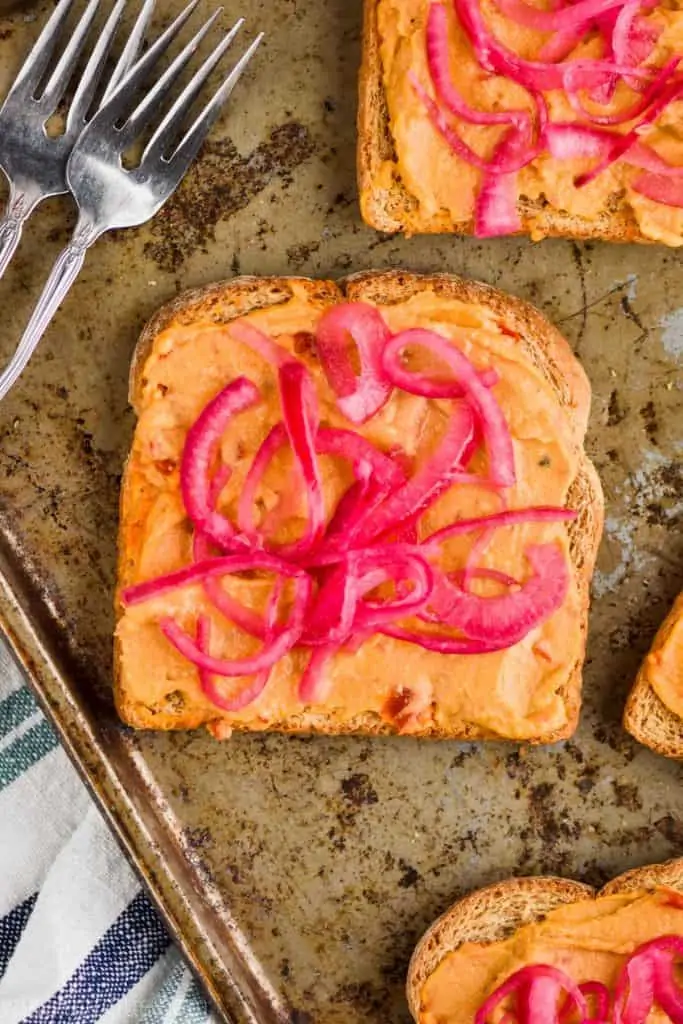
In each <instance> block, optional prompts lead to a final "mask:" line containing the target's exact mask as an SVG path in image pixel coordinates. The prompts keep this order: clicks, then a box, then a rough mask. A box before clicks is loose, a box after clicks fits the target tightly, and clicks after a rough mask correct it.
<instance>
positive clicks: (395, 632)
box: [379, 625, 509, 654]
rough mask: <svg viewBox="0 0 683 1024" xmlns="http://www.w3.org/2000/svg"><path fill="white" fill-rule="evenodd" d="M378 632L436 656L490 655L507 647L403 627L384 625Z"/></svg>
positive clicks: (496, 643) (497, 643) (490, 641)
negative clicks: (419, 631)
mask: <svg viewBox="0 0 683 1024" xmlns="http://www.w3.org/2000/svg"><path fill="white" fill-rule="evenodd" d="M379 632H380V633H383V634H384V635H385V636H390V637H392V639H394V640H403V641H404V642H405V643H408V644H417V646H418V647H424V648H425V650H427V651H435V652H436V653H438V654H490V653H491V652H492V651H501V650H504V648H506V647H508V646H509V644H506V643H501V642H496V641H494V640H487V641H483V640H470V639H468V638H467V637H457V636H452V635H451V634H450V633H437V632H430V633H418V632H417V630H414V629H406V628H405V627H404V626H393V625H386V626H382V627H381V629H380V630H379Z"/></svg>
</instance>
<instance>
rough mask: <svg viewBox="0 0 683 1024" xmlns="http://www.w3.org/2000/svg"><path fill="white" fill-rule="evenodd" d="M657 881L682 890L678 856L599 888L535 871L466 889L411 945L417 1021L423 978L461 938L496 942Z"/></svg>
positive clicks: (411, 997) (410, 991)
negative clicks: (567, 907)
mask: <svg viewBox="0 0 683 1024" xmlns="http://www.w3.org/2000/svg"><path fill="white" fill-rule="evenodd" d="M659 885H662V886H667V887H668V888H671V889H676V890H677V891H679V892H682V893H683V859H681V858H678V859H676V860H669V861H666V862H664V863H662V864H651V865H647V866H646V867H642V868H635V869H634V870H631V871H626V872H625V873H624V874H623V875H619V876H618V877H617V878H614V879H612V881H611V882H609V883H608V884H607V885H605V886H603V888H602V889H600V890H596V889H594V888H592V887H591V886H590V885H584V884H583V883H582V882H575V881H572V880H570V879H566V878H556V877H553V876H540V877H535V878H510V879H506V880H505V881H502V882H496V883H494V884H493V885H488V886H486V887H485V888H484V889H478V890H477V891H476V892H473V893H470V894H469V895H468V896H465V897H464V898H463V899H461V900H458V902H457V903H454V904H453V906H452V907H450V908H449V909H448V910H447V911H446V912H445V913H444V914H442V915H441V917H439V918H438V919H437V920H436V921H435V922H434V924H432V925H431V926H430V927H429V928H428V929H427V931H426V932H425V934H424V935H423V936H422V938H421V939H420V941H419V942H418V944H417V946H416V948H415V951H414V953H413V956H412V958H411V961H410V964H409V967H408V978H407V982H406V994H407V997H408V1006H409V1007H410V1012H411V1014H412V1015H413V1017H414V1018H415V1020H416V1021H418V1020H419V1014H420V997H421V992H422V990H423V987H424V985H425V982H426V981H427V979H428V978H429V977H430V976H431V975H432V974H433V973H434V971H435V970H436V968H437V967H438V966H439V964H440V963H441V961H442V960H443V959H444V957H445V956H446V955H447V954H448V953H452V952H454V951H455V950H457V949H458V948H459V947H460V946H462V945H463V944H464V943H467V942H475V943H484V944H488V943H495V942H500V941H502V940H504V939H507V938H509V936H510V935H512V934H513V933H514V932H516V931H517V930H518V929H519V928H521V927H523V926H524V925H527V924H532V923H533V922H535V921H541V920H542V919H543V918H544V917H545V916H546V915H547V914H549V913H550V912H551V911H552V910H556V909H557V908H558V907H560V906H562V905H563V904H571V903H578V902H579V901H582V900H590V899H597V898H598V897H599V896H614V895H616V894H617V893H622V892H633V891H636V890H641V889H642V890H647V889H652V888H655V887H656V886H659ZM458 1024H466V1022H465V1021H462V1022H458Z"/></svg>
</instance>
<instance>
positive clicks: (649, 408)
mask: <svg viewBox="0 0 683 1024" xmlns="http://www.w3.org/2000/svg"><path fill="white" fill-rule="evenodd" d="M640 415H641V418H642V420H643V426H644V427H645V433H646V434H647V436H648V438H649V439H650V442H651V443H652V444H654V445H656V444H657V430H658V429H659V424H658V422H657V410H656V408H655V403H654V402H653V401H652V400H650V401H649V402H646V403H645V405H643V406H642V407H641V409H640Z"/></svg>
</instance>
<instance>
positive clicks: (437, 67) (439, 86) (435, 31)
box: [427, 0, 623, 127]
mask: <svg viewBox="0 0 683 1024" xmlns="http://www.w3.org/2000/svg"><path fill="white" fill-rule="evenodd" d="M511 2H513V3H514V2H515V0H511ZM590 2H591V3H592V2H593V0H590ZM599 2H607V0H599ZM610 2H614V3H623V0H610ZM524 6H526V5H524ZM427 63H428V65H429V73H430V75H431V77H432V82H433V83H434V88H435V89H436V92H437V95H438V98H439V99H440V100H441V102H442V103H443V104H444V106H446V107H447V108H448V110H450V112H451V114H454V115H455V116H456V117H461V118H463V120H465V121H469V122H470V124H516V125H517V127H521V126H522V125H523V124H526V125H528V126H529V127H530V126H531V114H530V113H529V111H528V110H505V111H484V110H475V109H474V107H470V106H469V104H467V103H466V102H465V100H464V99H463V98H462V96H461V95H460V93H459V92H458V91H457V89H456V88H455V86H454V84H453V81H452V79H451V74H450V68H449V53H448V15H447V13H446V8H445V7H444V6H443V4H441V3H436V2H435V3H432V4H431V5H430V7H429V15H428V17H427Z"/></svg>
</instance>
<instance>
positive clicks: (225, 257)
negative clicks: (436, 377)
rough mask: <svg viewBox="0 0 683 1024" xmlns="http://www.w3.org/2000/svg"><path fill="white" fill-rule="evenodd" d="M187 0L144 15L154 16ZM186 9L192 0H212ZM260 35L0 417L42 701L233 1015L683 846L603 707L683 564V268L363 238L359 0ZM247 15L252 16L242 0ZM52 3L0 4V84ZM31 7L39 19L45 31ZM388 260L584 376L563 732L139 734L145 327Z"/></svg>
mask: <svg viewBox="0 0 683 1024" xmlns="http://www.w3.org/2000/svg"><path fill="white" fill-rule="evenodd" d="M179 6H180V4H179V2H178V0H170V2H168V3H166V4H164V5H163V10H162V11H161V18H162V19H168V18H170V16H171V14H172V13H173V11H174V10H175V8H176V7H179ZM201 6H202V9H205V8H206V9H208V5H207V4H206V3H204V4H202V5H201ZM227 7H228V11H227V14H226V15H225V18H226V21H227V20H229V18H230V17H236V16H237V15H238V14H240V13H246V14H248V16H249V22H250V24H251V25H253V26H254V27H259V28H263V29H265V31H266V32H267V44H266V45H265V46H264V48H263V50H262V52H261V53H260V55H259V57H258V59H257V60H256V61H255V62H254V65H253V68H252V69H251V71H250V73H249V75H248V77H247V79H246V80H245V82H244V84H243V85H241V86H240V88H239V90H238V91H237V93H236V94H235V99H234V103H233V107H232V109H231V111H230V115H229V118H227V119H226V120H224V121H223V122H222V124H221V125H220V126H219V128H218V131H217V132H216V133H215V134H214V136H213V139H212V141H211V143H210V144H209V145H208V146H207V148H206V150H205V152H204V154H203V156H202V158H201V160H200V162H199V163H198V164H197V166H196V167H195V169H194V170H193V172H192V173H191V175H190V176H189V179H188V180H187V182H186V184H185V186H184V187H183V189H182V190H181V192H180V193H179V194H178V196H177V197H176V198H175V199H174V200H173V201H172V202H170V203H169V205H168V206H167V207H166V209H165V210H164V211H163V212H162V213H161V214H160V215H159V216H158V217H157V218H156V220H155V221H154V222H153V223H152V224H151V225H149V226H147V227H145V228H142V229H140V230H136V231H128V232H125V233H120V234H117V235H114V236H108V237H106V238H103V239H102V240H101V241H100V242H99V243H98V244H97V246H96V248H95V249H94V250H93V251H92V252H91V254H90V255H89V257H88V260H87V263H86V267H85V269H84V271H83V273H82V275H81V277H80V279H79V281H78V283H77V284H76V286H75V288H74V289H73V291H72V293H71V295H70V296H69V297H68V299H67V301H66V302H65V303H64V306H63V307H62V309H61V310H60V312H59V314H58V316H57V317H56V319H55V321H54V323H53V325H52V327H51V329H50V331H49V332H48V334H47V336H46V338H45V340H44V341H43V343H42V345H41V347H40V350H39V352H38V354H37V356H36V357H35V358H34V360H33V361H32V363H31V365H30V367H29V369H28V371H27V372H26V374H25V375H24V377H23V378H22V381H21V384H20V386H19V387H17V388H16V389H15V390H14V391H13V392H12V394H11V395H10V397H9V398H8V399H7V400H6V401H4V402H3V403H2V405H1V406H0V432H1V435H2V442H1V446H0V534H1V536H0V569H1V572H2V578H3V583H2V587H1V595H0V611H1V614H2V618H3V620H4V621H5V623H6V628H7V631H8V633H9V635H10V637H11V639H12V642H13V644H14V645H15V647H16V649H17V651H18V652H19V654H20V657H21V658H22V659H23V661H24V662H25V664H26V666H27V668H28V670H29V672H30V673H31V675H32V678H33V681H34V684H35V687H36V690H37V692H38V694H39V695H40V697H41V699H42V701H43V704H44V706H45V708H46V710H47V711H48V714H49V715H50V717H51V718H52V720H53V722H54V723H55V724H56V726H57V728H58V729H59V731H60V733H61V735H62V738H63V740H64V742H65V744H66V746H67V748H68V749H69V751H70V753H71V755H72V757H73V758H74V760H75V761H76V763H77V765H78V766H79V768H80V769H81V771H82V773H83V774H84V776H85V778H86V779H87V780H88V782H89V784H90V786H91V788H92V790H93V791H94V793H95V794H96V796H97V797H98V799H99V801H100V803H101V804H102V806H103V807H104V809H105V811H106V812H107V814H108V815H109V817H110V819H111V821H112V823H113V824H114V826H115V828H116V830H117V831H118V834H119V836H120V837H121V839H122V841H123V843H124V845H125V846H126V848H127V850H128V852H129V854H130V856H131V858H132V859H133V860H134V862H135V863H136V864H137V866H138V868H139V870H140V872H141V874H142V875H143V876H144V878H145V879H146V881H147V884H148V885H149V887H150V888H151V890H152V892H153V893H154V895H155V896H156V898H157V900H158V902H159V904H160V906H161V907H162V909H163V911H164V914H165V915H166V917H167V919H168V921H169V922H170V924H171V926H172V928H173V930H174V932H175V934H176V935H177V936H178V938H179V939H180V941H181V943H182V945H183V947H184V949H185V951H186V953H187V954H188V956H189V957H190V959H191V960H192V961H193V963H194V964H195V966H196V968H197V970H198V972H199V973H200V974H201V976H202V977H203V979H204V980H205V982H206V985H207V988H208V990H209V992H210V993H211V995H212V996H213V998H214V1000H215V1001H216V1003H217V1005H218V1006H219V1007H221V1008H222V1010H223V1012H224V1013H225V1014H226V1017H227V1016H228V1015H230V1016H231V1017H232V1018H233V1019H234V1020H235V1021H238V1022H245V1021H254V1020H256V1021H258V1022H259V1024H270V1022H275V1021H278V1022H283V1021H290V1022H292V1024H294V1022H296V1024H337V1022H339V1024H356V1022H361V1021H362V1022H364V1024H372V1022H377V1024H379V1022H383V1024H385V1022H387V1021H391V1022H404V1021H406V1020H408V1014H407V1009H406V1006H405V1002H404V998H403V979H404V975H405V970H406V966H407V962H408V958H409V954H410V951H411V949H412V947H413V945H414V943H415V941H416V940H417V938H418V936H419V934H420V933H421V931H422V929H423V928H424V927H425V926H426V925H427V924H428V923H429V922H430V920H431V919H432V918H433V917H434V916H435V915H436V914H437V913H439V912H440V911H441V910H443V909H444V908H445V907H446V906H447V905H448V904H449V902H450V901H452V900H453V898H454V897H456V896H458V894H460V893H462V892H464V891H465V890H467V889H468V888H470V887H475V886H479V885H482V884H484V883H487V882H489V881H491V880H492V879H495V878H499V877H503V876H506V875H509V874H512V873H515V872H521V873H529V872H548V871H550V872H556V873H566V874H568V875H573V876H575V877H577V878H583V879H587V880H588V881H590V882H594V883H599V882H601V881H604V880H605V879H607V878H608V877H610V876H611V875H613V874H614V873H615V872H618V871H621V870H622V869H624V868H627V867H631V866H633V865H636V864H642V863H645V862H647V861H652V860H658V859H661V858H665V857H669V856H671V855H673V854H676V853H680V852H681V849H682V847H683V786H681V785H680V782H681V769H680V767H679V766H678V765H676V764H674V763H669V762H667V761H666V760H664V759H662V758H659V757H656V756H655V755H653V754H651V753H649V752H648V751H646V750H645V749H643V748H639V747H638V746H637V745H636V744H634V743H633V742H632V741H631V740H630V739H629V738H628V737H627V736H626V735H625V734H624V733H623V731H622V729H621V727H620V724H619V719H620V715H621V710H622V706H623V702H624V698H625V695H626V692H627V690H628V687H629V685H630V683H631V681H632V679H633V677H634V674H635V671H636V668H637V665H638V663H639V660H640V658H641V656H642V655H643V653H644V652H645V650H646V648H647V647H648V644H649V642H650V640H651V638H652V636H653V634H654V631H655V629H656V627H657V625H658V623H659V622H660V620H661V619H662V618H663V616H664V614H665V612H666V610H667V607H668V605H669V603H670V602H671V601H672V600H673V597H674V595H675V594H676V592H677V591H678V589H679V588H680V586H681V582H682V579H683V530H681V529H680V521H681V512H682V510H683V490H682V486H683V474H682V470H681V438H682V437H683V429H682V422H681V412H680V409H681V400H682V398H681V388H682V386H683V366H682V360H683V276H682V275H681V266H680V256H679V255H678V254H677V253H676V252H673V251H671V250H667V249H665V248H660V247H651V248H639V247H637V246H626V247H619V246H608V245H599V244H590V245H589V244H587V245H579V244H575V243H572V242H562V241H554V242H545V243H541V244H537V245H533V244H531V243H529V242H527V241H516V240H499V241H492V242H486V243H479V242H476V241H473V240H470V239H454V238H414V239H412V240H405V239H399V238H393V237H386V236H382V235H378V234H376V233H374V232H372V231H370V230H368V229H367V228H365V227H363V225H362V224H361V222H360V219H359V213H358V206H357V202H356V192H355V182H354V159H355V154H354V135H355V131H354V117H355V105H356V75H357V70H358V63H359V41H360V19H361V10H360V8H361V3H360V0H356V2H354V3H349V2H348V0H325V2H324V3H318V2H314V0H262V2H252V3H250V4H248V5H246V4H244V3H242V4H239V3H235V2H229V3H228V4H227ZM245 8H248V10H245ZM48 9H49V5H48V4H45V5H43V6H42V7H38V8H35V9H32V10H31V13H30V14H29V15H28V16H27V15H26V14H21V13H20V14H16V15H14V16H12V17H11V18H8V19H5V20H2V21H0V90H4V88H5V87H6V85H7V83H8V82H9V80H10V77H11V75H12V74H13V73H14V71H15V70H16V68H17V66H18V62H19V60H20V55H21V54H22V53H23V51H24V50H25V48H26V47H27V45H28V43H29V41H30V39H31V38H33V37H34V36H35V34H36V32H37V29H38V25H39V23H40V21H42V19H43V18H44V17H45V16H46V14H47V11H48ZM36 19H37V20H36ZM72 222H73V211H72V209H71V207H70V205H69V203H68V201H67V200H64V201H55V202H52V203H50V204H48V205H46V206H45V207H44V208H42V209H41V210H40V211H39V212H38V214H37V215H36V216H35V217H34V218H33V220H32V221H31V222H30V224H29V227H28V229H27V232H26V236H25V239H24V242H23V244H22V247H21V250H20V252H19V254H18V256H17V258H16V260H15V262H14V263H13V265H12V266H11V268H10V270H9V272H8V273H7V275H6V276H5V278H4V280H3V281H2V282H0V318H1V323H2V334H1V335H0V354H1V355H2V357H3V358H5V357H6V356H8V355H9V352H10V349H11V348H12V346H13V345H14V344H15V343H16V340H17V339H18V337H19V332H20V330H21V328H22V326H23V325H24V324H25V323H26V321H27V319H28V316H29V312H30V309H31V305H32V303H33V301H34V299H35V297H36V295H37V293H38V291H39V289H40V286H41V282H42V281H43V279H44V278H45V276H46V274H47V272H48V269H49V266H50V265H51V262H52V260H53V258H54V256H55V255H56V253H57V251H58V249H59V247H60V246H61V245H62V244H63V243H64V241H65V240H66V238H67V231H68V227H67V226H68V225H70V224H71V223H72ZM387 266H406V267H409V268H411V269H414V270H450V271H456V272H458V273H461V274H465V275H468V276H471V277H475V278H479V279H481V280H484V281H487V282H489V283H491V284H493V285H497V286H500V287H503V288H505V289H507V290H509V291H511V292H513V293H515V294H517V295H520V296H523V297H524V298H526V299H530V300H531V301H532V302H535V303H536V304H537V305H538V306H539V307H540V308H541V309H542V310H544V311H545V313H546V314H547V315H548V316H549V317H551V318H552V319H553V320H554V321H555V322H556V323H557V324H559V325H560V326H561V328H562V329H563V330H564V332H565V333H566V335H567V337H568V338H569V339H570V341H571V342H572V344H573V345H574V348H575V350H576V351H577V352H578V354H579V355H580V356H581V358H582V359H583V361H584V364H585V366H586V369H587V370H588V373H589V375H590V377H591V380H592V382H593V387H594V404H593V414H592V419H591V430H590V436H589V442H588V446H589V450H590V454H591V455H592V457H593V458H594V459H595V461H596V463H597V465H598V467H599V470H600V472H601V474H602V478H603V482H604V486H605V491H606V498H607V528H606V536H605V540H604V543H603V546H602V551H601V554H600V560H599V571H598V573H597V576H596V580H595V586H594V603H593V609H592V615H591V636H590V644H589V650H588V660H587V665H586V673H585V688H584V692H585V706H584V713H583V716H582V721H581V727H580V729H579V732H578V734H577V735H576V737H575V738H574V739H573V740H571V741H570V742H567V743H562V744H559V745H557V746H555V747H552V748H548V749H528V748H527V749H524V748H522V749H516V748H514V747H510V746H504V745H499V744H490V745H476V744H475V745H461V744H456V743H447V742H446V743H438V742H420V741H415V740H411V739H389V738H387V739H373V740H367V739H365V740H364V739H315V738H312V739H301V738H289V737H279V736H240V737H236V738H234V739H233V740H231V741H230V742H228V743H224V744H218V743H216V742H214V741H213V740H211V739H210V738H209V737H208V736H207V735H206V734H204V733H203V732H198V733H192V734H191V733H187V734H179V735H168V734H167V735H164V734H158V735H155V734H151V733H150V734H138V735H134V734H133V733H131V732H130V731H127V730H125V729H123V728H122V727H121V726H120V725H119V724H118V723H117V720H116V717H115V714H114V711H113V708H112V702H111V689H110V685H111V631H112V588H113V583H114V561H115V537H116V519H117V495H118V487H119V481H120V474H121V467H122V462H123V459H124V456H125V452H126V449H127V446H128V443H129V440H130V437H131V431H132V427H133V418H132V415H131V413H130V411H129V410H128V408H127V402H126V379H127V372H128V362H129V358H130V354H131V352H132V350H133V346H134V344H135V340H136V337H137V334H138V331H139V330H140V328H141V327H142V325H143V323H144V321H145V319H146V318H147V317H148V316H149V315H150V314H151V313H152V312H153V311H154V310H155V308H156V307H157V306H158V305H159V304H161V303H162V302H163V301H165V300H167V299H169V298H170V297H171V296H173V295H175V294H176V293H177V292H178V291H180V290H182V289H184V288H187V287H190V286H193V287H194V286H197V285H201V284H204V283H208V282H211V281H214V280H217V279H219V278H222V277H229V276H231V275H234V274H237V273H239V272H244V273H251V274H278V273H290V274H291V273H292V272H296V273H300V274H311V275H320V276H324V275H331V276H335V275H336V276H341V275H343V274H345V273H347V272H348V271H349V270H351V269H364V268H370V267H387Z"/></svg>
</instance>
